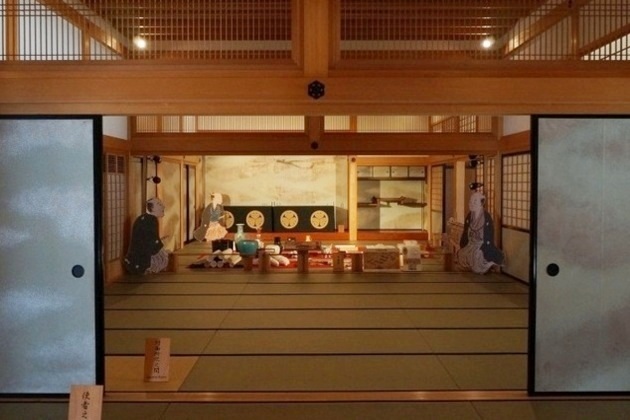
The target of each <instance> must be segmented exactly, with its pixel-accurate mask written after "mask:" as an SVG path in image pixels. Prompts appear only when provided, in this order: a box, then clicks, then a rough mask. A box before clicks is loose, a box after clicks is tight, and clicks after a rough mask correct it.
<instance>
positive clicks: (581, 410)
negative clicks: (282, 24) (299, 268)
mask: <svg viewBox="0 0 630 420" xmlns="http://www.w3.org/2000/svg"><path fill="white" fill-rule="evenodd" d="M214 270H215V271H212V269H210V270H207V271H196V272H193V271H189V272H183V273H178V274H174V273H165V274H160V275H155V276H146V277H133V278H132V277H130V278H128V279H126V280H125V281H123V282H120V283H116V284H113V285H111V286H108V287H107V288H106V299H105V307H106V313H105V325H106V331H105V339H106V388H105V390H106V392H105V404H104V409H103V418H105V419H270V420H275V419H283V420H288V419H344V420H345V419H477V420H478V419H485V420H494V419H589V420H590V419H625V418H630V399H625V398H623V397H622V396H620V397H616V398H612V397H609V398H604V397H600V398H587V397H582V399H577V398H570V397H565V398H559V397H553V398H551V397H546V398H544V397H538V398H530V397H528V396H527V392H526V387H527V319H528V287H527V286H526V285H524V284H522V283H520V282H518V281H516V280H514V279H512V278H510V277H508V276H505V275H501V274H487V275H475V274H471V273H461V272H458V273H445V272H420V273H401V272H377V273H349V272H345V273H332V272H330V271H329V270H320V271H314V272H311V273H308V274H300V273H297V272H295V271H293V270H284V271H274V272H271V273H259V272H257V271H252V272H244V271H243V270H239V269H214ZM148 337H168V338H170V339H171V343H172V344H171V346H172V348H171V365H170V379H169V381H168V382H164V383H148V382H145V381H144V380H143V369H144V345H145V339H146V338H148ZM67 409H68V406H67V401H63V400H61V401H42V402H31V403H29V404H25V403H18V402H6V401H5V402H3V403H2V404H0V418H2V419H13V418H15V419H24V418H37V419H40V418H41V419H62V418H67Z"/></svg>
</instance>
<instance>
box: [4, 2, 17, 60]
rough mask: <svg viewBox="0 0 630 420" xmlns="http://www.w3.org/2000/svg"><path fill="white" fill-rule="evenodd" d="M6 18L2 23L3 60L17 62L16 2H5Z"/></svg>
mask: <svg viewBox="0 0 630 420" xmlns="http://www.w3.org/2000/svg"><path fill="white" fill-rule="evenodd" d="M5 6H6V10H7V13H6V16H5V18H4V19H5V21H4V42H5V44H4V51H5V60H7V61H11V60H17V59H18V57H19V53H20V36H19V26H20V24H19V19H18V0H6V3H5Z"/></svg>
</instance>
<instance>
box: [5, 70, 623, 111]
mask: <svg viewBox="0 0 630 420" xmlns="http://www.w3.org/2000/svg"><path fill="white" fill-rule="evenodd" d="M311 81H312V79H311V78H306V77H304V75H303V74H302V72H301V70H300V69H299V68H297V67H296V66H294V65H293V64H289V63H286V64H283V65H261V66H257V67H253V66H242V67H239V66H232V67H229V66H226V67H210V68H209V67H208V66H207V65H205V66H204V65H192V64H191V65H181V64H180V65H177V64H156V63H138V62H134V63H129V62H125V63H123V62H73V63H67V62H66V63H63V62H29V63H23V62H18V61H12V62H10V61H6V62H2V63H0V92H2V95H0V113H2V114H15V113H21V114H46V113H48V114H101V115H156V114H157V115H160V114H161V115H306V116H317V115H319V116H321V115H528V114H536V113H540V114H542V113H559V114H572V113H577V114H586V113H588V114H605V113H612V114H625V113H630V96H629V95H628V94H627V92H630V77H628V71H627V63H626V62H620V61H616V62H614V61H606V62H594V61H588V62H582V61H571V62H516V61H510V62H492V63H489V62H483V63H479V62H477V63H472V62H469V63H465V64H463V63H460V64H454V63H451V64H449V63H441V64H440V65H426V66H424V67H422V68H419V69H407V70H374V69H361V70H357V69H343V70H334V71H331V72H330V74H329V76H328V77H326V78H322V79H321V81H322V82H323V83H325V85H326V94H325V96H324V97H322V98H320V99H318V100H314V99H313V98H311V97H309V96H308V95H307V88H306V87H307V85H308V83H310V82H311Z"/></svg>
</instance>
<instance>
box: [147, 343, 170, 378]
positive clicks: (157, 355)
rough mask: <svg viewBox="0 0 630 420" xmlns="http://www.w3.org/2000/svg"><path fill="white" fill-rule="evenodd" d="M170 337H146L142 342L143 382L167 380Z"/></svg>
mask: <svg viewBox="0 0 630 420" xmlns="http://www.w3.org/2000/svg"><path fill="white" fill-rule="evenodd" d="M170 363H171V339H170V338H147V339H146V340H145V344H144V380H145V382H168V375H169V367H170Z"/></svg>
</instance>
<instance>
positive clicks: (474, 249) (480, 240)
mask: <svg viewBox="0 0 630 420" xmlns="http://www.w3.org/2000/svg"><path fill="white" fill-rule="evenodd" d="M484 202H485V197H484V195H483V194H482V193H481V192H480V191H475V192H473V193H472V195H471V196H470V202H469V212H468V214H467V215H466V220H465V221H464V231H463V233H462V236H461V238H460V249H459V251H458V252H457V262H458V264H459V266H460V267H461V268H463V269H466V270H471V271H473V272H475V273H478V274H484V273H487V272H488V270H490V269H491V268H493V267H498V266H500V265H501V264H503V259H504V256H503V252H502V251H501V250H500V249H498V248H497V247H495V245H494V225H493V222H492V216H490V213H488V212H487V211H485V209H484V207H483V206H484Z"/></svg>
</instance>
